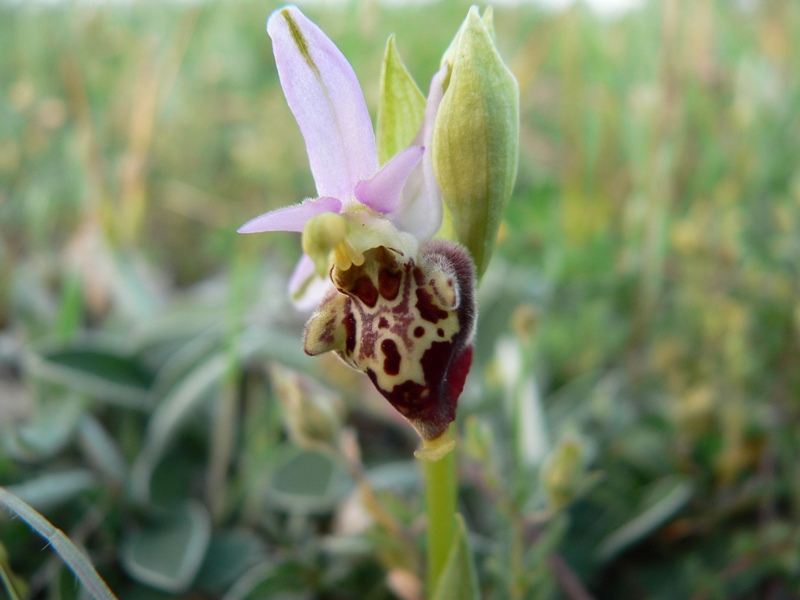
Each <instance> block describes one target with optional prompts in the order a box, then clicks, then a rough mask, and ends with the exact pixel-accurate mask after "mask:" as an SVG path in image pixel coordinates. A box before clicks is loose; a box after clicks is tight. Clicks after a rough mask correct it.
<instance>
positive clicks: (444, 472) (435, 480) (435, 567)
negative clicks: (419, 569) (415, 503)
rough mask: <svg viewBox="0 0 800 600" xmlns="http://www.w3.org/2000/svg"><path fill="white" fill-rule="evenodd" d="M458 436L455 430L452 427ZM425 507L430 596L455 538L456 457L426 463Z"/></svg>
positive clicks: (424, 464) (449, 456)
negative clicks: (426, 514)
mask: <svg viewBox="0 0 800 600" xmlns="http://www.w3.org/2000/svg"><path fill="white" fill-rule="evenodd" d="M450 435H452V436H455V426H454V425H451V426H450ZM423 473H424V477H425V503H426V507H427V511H428V595H429V596H432V595H433V594H434V593H435V591H436V586H437V584H438V582H439V578H440V576H441V574H442V571H443V570H444V567H445V564H446V563H447V557H448V556H449V554H450V549H451V547H452V545H453V537H454V536H455V526H456V521H455V514H456V496H457V481H456V453H455V450H453V451H452V452H449V453H448V454H447V455H446V456H444V457H443V458H442V459H440V460H438V461H435V462H434V461H423Z"/></svg>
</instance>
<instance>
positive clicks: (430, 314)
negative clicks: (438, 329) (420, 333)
mask: <svg viewBox="0 0 800 600" xmlns="http://www.w3.org/2000/svg"><path fill="white" fill-rule="evenodd" d="M416 307H417V310H418V311H419V316H420V317H422V318H423V319H425V320H426V321H430V322H431V323H438V322H439V321H440V320H441V319H446V318H447V311H446V310H442V309H441V308H439V307H438V306H436V305H435V304H434V303H433V296H431V295H430V294H429V293H428V292H427V291H425V290H424V289H422V288H417V304H416Z"/></svg>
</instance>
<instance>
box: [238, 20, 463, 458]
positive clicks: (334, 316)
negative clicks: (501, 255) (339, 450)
mask: <svg viewBox="0 0 800 600" xmlns="http://www.w3.org/2000/svg"><path fill="white" fill-rule="evenodd" d="M267 31H268V32H269V35H270V37H271V38H272V40H273V47H274V52H275V61H276V63H277V67H278V75H279V77H280V81H281V86H282V88H283V91H284V94H285V95H286V99H287V102H288V104H289V107H290V109H291V110H292V113H293V114H294V116H295V118H296V119H297V122H298V125H299V126H300V130H301V132H302V134H303V137H304V138H305V142H306V147H307V150H308V156H309V161H310V163H311V171H312V173H313V175H314V180H315V183H316V187H317V193H318V197H317V198H309V199H306V200H304V201H303V202H301V203H300V204H296V205H294V206H289V207H286V208H282V209H278V210H274V211H271V212H268V213H266V214H263V215H261V216H259V217H256V218H255V219H252V220H251V221H249V222H247V223H246V224H245V225H244V226H242V227H241V228H240V229H239V231H240V232H241V233H256V232H266V231H295V232H302V233H303V251H304V256H303V258H302V259H301V261H300V263H299V264H298V266H297V268H296V269H295V273H294V275H293V276H292V279H291V281H290V290H291V291H292V292H293V297H294V298H295V299H296V300H297V301H298V305H299V306H302V307H308V308H310V307H312V306H315V305H317V304H318V308H317V310H316V312H315V313H314V314H313V316H312V317H311V319H310V320H309V321H308V324H307V325H306V331H305V351H306V352H307V353H308V354H309V355H312V356H313V355H317V354H321V353H323V352H329V351H333V352H336V353H337V354H338V355H339V356H340V357H341V358H342V359H343V360H344V361H345V362H346V363H347V364H348V365H350V366H351V367H353V368H355V369H358V370H360V371H362V372H364V373H366V374H367V376H368V377H369V378H370V380H371V381H372V383H373V384H374V385H375V387H376V388H377V389H378V391H380V393H381V394H382V395H383V396H384V397H385V398H386V399H387V400H388V401H389V402H390V403H391V404H392V406H394V407H395V408H396V409H397V410H398V411H399V412H400V414H402V415H403V416H404V417H405V418H406V419H407V420H408V421H409V422H410V423H411V424H412V425H413V426H414V428H415V429H416V430H417V432H418V433H419V435H420V437H421V438H422V442H423V447H422V449H421V450H419V451H418V452H417V456H418V457H420V458H426V459H429V460H438V459H439V458H441V457H442V456H444V455H445V454H447V452H449V451H450V449H451V448H452V447H453V443H454V442H453V441H452V440H451V439H450V437H449V435H448V426H449V424H450V423H451V422H452V421H453V420H454V419H455V414H456V404H457V402H458V397H459V395H460V394H461V391H462V389H463V387H464V382H465V379H466V377H467V373H468V372H469V367H470V364H471V361H472V337H473V332H474V328H475V320H476V304H475V269H474V265H473V262H472V259H471V257H470V255H469V253H468V252H467V250H466V249H464V248H463V247H462V246H460V245H459V244H456V243H453V242H449V241H444V240H431V237H432V236H433V235H434V234H435V233H436V232H437V231H438V229H439V227H440V225H441V222H442V202H441V196H440V194H439V187H438V185H437V182H436V179H435V177H434V174H433V166H432V164H431V153H430V151H429V148H430V147H431V142H432V138H433V129H434V123H435V121H436V115H437V113H438V110H439V104H440V102H441V101H442V94H443V81H444V76H445V74H446V73H445V71H440V72H439V73H438V74H437V75H436V76H435V77H434V78H433V82H432V84H431V90H430V94H429V96H428V98H427V100H426V101H425V103H424V109H423V106H422V104H421V102H420V99H419V97H418V95H417V94H416V93H415V92H414V90H413V89H412V87H411V83H412V82H411V81H410V75H407V73H406V72H405V70H404V67H403V66H402V63H401V62H400V61H399V57H398V56H396V55H395V54H394V53H395V51H394V49H393V47H392V46H391V44H390V47H389V51H390V52H389V54H388V58H387V61H388V63H387V64H388V67H385V73H386V76H385V77H384V79H383V81H384V82H389V83H386V85H389V84H391V85H392V86H394V87H393V88H392V93H384V94H383V95H382V97H383V98H389V100H386V101H385V102H388V104H385V106H384V109H385V111H384V115H385V120H384V125H385V127H384V128H383V129H382V132H383V133H382V137H381V140H382V141H381V148H380V150H381V153H382V154H388V153H390V152H387V151H388V150H389V149H391V152H394V154H393V156H391V158H389V159H388V160H386V162H385V163H384V164H383V165H382V166H381V165H380V162H379V159H378V148H376V141H375V135H374V132H373V129H372V123H371V121H370V117H369V113H368V111H367V107H366V103H365V102H364V97H363V95H362V92H361V88H360V86H359V84H358V80H357V78H356V76H355V73H354V72H353V69H352V67H351V66H350V64H349V63H348V62H347V60H346V59H345V58H344V56H343V55H342V54H341V52H340V51H339V49H338V48H337V47H336V46H335V45H334V44H333V42H332V41H331V40H330V39H328V37H327V36H325V34H324V33H323V32H322V31H321V30H320V29H319V28H318V27H317V26H316V25H314V24H313V23H312V22H311V21H309V20H308V19H307V18H306V17H305V15H303V13H302V12H300V10H299V9H297V8H296V7H294V6H289V7H286V8H283V9H280V10H278V11H276V12H275V13H273V14H272V16H271V17H270V19H269V21H268V22H267ZM387 69H388V70H387ZM406 77H408V78H409V80H406V79H405V78H406ZM384 91H385V92H388V90H384ZM392 99H394V100H392ZM392 102H395V103H398V102H399V103H403V102H407V103H409V104H408V105H407V106H399V105H397V104H395V105H392ZM404 114H405V115H411V117H408V118H413V119H414V120H415V121H417V120H418V119H420V116H421V120H422V125H421V127H420V126H419V125H418V123H415V124H413V125H409V123H404V122H401V121H402V119H403V118H404V117H403V116H402V115H404ZM387 119H388V120H387ZM414 128H418V132H417V134H416V136H414V137H413V139H411V140H410V141H411V145H410V146H408V147H405V148H403V147H402V146H401V145H400V144H401V143H402V144H406V143H408V138H409V137H410V135H411V134H410V131H413V129H414ZM401 138H402V141H401ZM400 148H402V149H400ZM384 158H386V157H385V156H384Z"/></svg>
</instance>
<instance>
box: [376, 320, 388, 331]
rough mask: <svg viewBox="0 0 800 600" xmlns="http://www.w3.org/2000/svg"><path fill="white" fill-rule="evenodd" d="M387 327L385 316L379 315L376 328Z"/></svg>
mask: <svg viewBox="0 0 800 600" xmlns="http://www.w3.org/2000/svg"><path fill="white" fill-rule="evenodd" d="M388 327H389V321H388V320H386V317H381V318H380V320H379V321H378V329H387V328H388Z"/></svg>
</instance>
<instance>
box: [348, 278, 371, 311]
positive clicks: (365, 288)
mask: <svg viewBox="0 0 800 600" xmlns="http://www.w3.org/2000/svg"><path fill="white" fill-rule="evenodd" d="M350 293H351V294H353V296H355V297H356V298H358V299H359V300H361V301H362V302H363V303H364V304H365V305H366V306H369V307H370V308H374V307H375V304H377V302H378V290H377V288H376V287H375V284H374V283H372V280H371V279H370V278H369V277H368V276H367V275H362V276H361V277H359V278H358V279H356V280H355V281H354V282H353V286H352V288H351V289H350Z"/></svg>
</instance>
